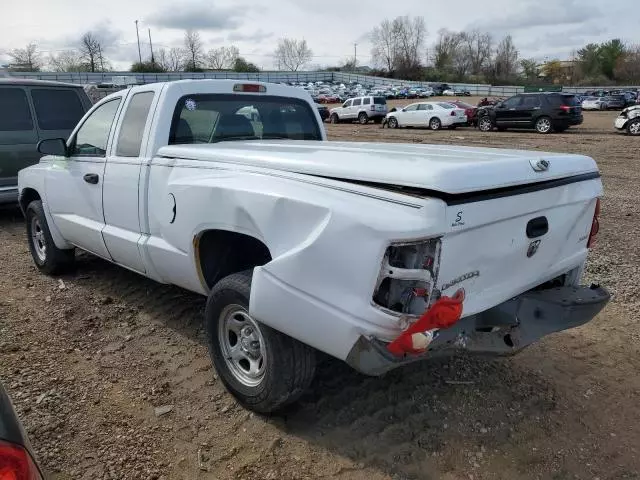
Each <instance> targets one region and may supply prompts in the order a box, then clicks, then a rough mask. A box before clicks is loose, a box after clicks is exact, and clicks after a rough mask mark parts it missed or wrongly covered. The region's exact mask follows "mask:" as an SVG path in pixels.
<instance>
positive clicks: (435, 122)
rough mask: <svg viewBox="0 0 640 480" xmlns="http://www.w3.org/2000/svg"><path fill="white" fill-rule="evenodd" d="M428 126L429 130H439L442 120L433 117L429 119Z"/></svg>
mask: <svg viewBox="0 0 640 480" xmlns="http://www.w3.org/2000/svg"><path fill="white" fill-rule="evenodd" d="M429 128H430V129H431V130H440V129H441V128H442V122H441V121H440V119H439V118H438V117H433V118H432V119H431V120H429Z"/></svg>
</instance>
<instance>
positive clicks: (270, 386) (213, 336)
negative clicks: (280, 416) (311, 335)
mask: <svg viewBox="0 0 640 480" xmlns="http://www.w3.org/2000/svg"><path fill="white" fill-rule="evenodd" d="M252 275H253V270H246V271H244V272H240V273H235V274H233V275H229V276H228V277H225V278H223V279H222V280H221V281H220V282H218V283H217V284H216V285H215V286H214V287H213V289H212V290H211V292H210V294H209V298H208V300H207V306H206V309H205V322H206V327H207V339H208V343H209V354H210V356H211V360H212V362H213V365H214V367H215V369H216V371H217V372H218V374H219V376H220V379H221V380H222V383H223V384H224V386H225V387H226V388H227V390H228V391H229V392H230V393H231V394H232V395H233V396H234V397H235V398H236V399H237V400H238V402H239V403H240V404H242V405H243V406H245V407H246V408H248V409H250V410H253V411H255V412H258V413H272V412H275V411H277V410H279V409H281V408H282V407H284V406H286V405H288V404H290V403H293V402H295V401H296V400H297V399H298V398H299V397H300V395H302V394H303V393H304V391H305V390H306V389H307V388H308V386H309V385H310V384H311V381H312V380H313V377H314V375H315V366H316V355H315V353H316V352H315V350H314V349H313V348H311V347H308V346H307V345H305V344H303V343H301V342H299V341H297V340H295V339H293V338H291V337H289V336H287V335H285V334H283V333H280V332H278V331H277V330H274V329H272V328H270V327H268V326H267V325H264V324H262V323H260V322H257V321H255V320H253V319H250V317H249V316H248V311H249V296H250V294H251V277H252ZM236 307H240V309H243V310H244V313H242V312H241V311H240V310H238V311H237V314H239V315H241V316H242V317H241V318H244V319H246V318H248V319H249V320H250V321H251V322H252V324H251V325H250V326H251V327H257V329H258V332H257V333H258V336H259V337H260V338H259V341H258V344H259V349H260V352H259V353H260V359H262V361H263V362H264V372H263V373H262V376H261V377H260V378H259V379H256V382H257V383H256V384H255V385H248V384H247V383H243V380H242V379H241V376H242V375H240V376H239V375H238V374H237V373H234V370H233V369H234V368H237V367H233V366H230V365H229V363H232V364H233V361H232V360H231V358H232V357H228V359H227V358H225V354H224V352H223V349H224V348H225V347H224V346H223V345H226V344H225V343H224V342H227V341H228V340H229V338H230V336H229V334H228V333H227V337H226V338H225V337H221V335H220V333H221V332H223V331H224V328H221V324H223V325H224V322H225V319H224V317H225V316H228V315H227V313H226V312H231V314H232V315H233V311H234V310H233V309H234V308H236ZM229 309H231V310H229ZM245 314H246V317H244V315H245ZM233 316H234V318H235V315H233ZM243 328H244V327H243ZM231 336H232V335H231ZM241 336H242V335H241ZM262 342H264V349H263V348H262ZM250 343H253V342H250ZM236 344H237V345H240V344H242V346H243V347H244V345H245V344H244V343H241V339H240V338H238V337H236ZM253 348H254V349H255V346H253ZM263 357H264V358H263ZM241 361H242V360H241ZM245 361H246V360H245Z"/></svg>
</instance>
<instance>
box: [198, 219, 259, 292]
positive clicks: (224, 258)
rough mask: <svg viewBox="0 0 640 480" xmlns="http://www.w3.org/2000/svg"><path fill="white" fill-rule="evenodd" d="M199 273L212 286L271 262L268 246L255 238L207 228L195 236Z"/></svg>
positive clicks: (208, 285)
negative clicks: (234, 274) (231, 276)
mask: <svg viewBox="0 0 640 480" xmlns="http://www.w3.org/2000/svg"><path fill="white" fill-rule="evenodd" d="M195 247H196V248H195V250H196V262H197V264H198V267H199V269H200V274H201V275H202V278H203V279H204V281H205V282H206V284H207V287H209V288H211V287H213V286H214V285H215V284H216V283H217V282H219V281H220V280H221V279H223V278H224V277H226V276H228V275H231V274H233V273H238V272H242V271H244V270H248V269H250V268H253V267H258V266H261V265H265V264H267V263H269V262H270V261H271V252H269V248H267V246H266V245H265V244H264V243H263V242H261V241H260V240H258V239H257V238H255V237H251V236H249V235H245V234H242V233H237V232H229V231H227V230H207V231H205V232H203V233H201V234H200V235H199V236H198V237H197V238H196V245H195Z"/></svg>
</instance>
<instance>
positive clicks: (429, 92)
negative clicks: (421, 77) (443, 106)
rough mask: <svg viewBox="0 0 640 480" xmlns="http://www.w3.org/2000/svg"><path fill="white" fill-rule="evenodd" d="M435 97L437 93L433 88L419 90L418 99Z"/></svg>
mask: <svg viewBox="0 0 640 480" xmlns="http://www.w3.org/2000/svg"><path fill="white" fill-rule="evenodd" d="M433 96H435V92H434V91H433V88H431V87H429V88H420V89H418V97H419V98H428V97H433Z"/></svg>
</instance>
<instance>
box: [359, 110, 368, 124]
mask: <svg viewBox="0 0 640 480" xmlns="http://www.w3.org/2000/svg"><path fill="white" fill-rule="evenodd" d="M358 123H360V125H366V124H367V123H369V116H368V115H367V114H366V113H364V112H360V115H358Z"/></svg>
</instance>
